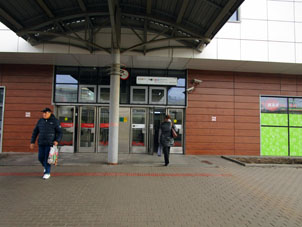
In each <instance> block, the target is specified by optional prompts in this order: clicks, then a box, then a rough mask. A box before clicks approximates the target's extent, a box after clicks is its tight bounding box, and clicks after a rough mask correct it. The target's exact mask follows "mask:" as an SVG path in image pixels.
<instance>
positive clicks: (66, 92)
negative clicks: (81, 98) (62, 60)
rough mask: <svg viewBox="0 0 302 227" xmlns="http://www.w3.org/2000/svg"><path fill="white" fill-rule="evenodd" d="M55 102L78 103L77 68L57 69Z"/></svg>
mask: <svg viewBox="0 0 302 227" xmlns="http://www.w3.org/2000/svg"><path fill="white" fill-rule="evenodd" d="M55 79H56V85H55V96H54V100H55V102H67V103H74V102H77V101H78V83H79V73H78V68H77V67H57V69H56V77H55Z"/></svg>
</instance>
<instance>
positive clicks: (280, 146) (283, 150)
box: [261, 127, 288, 156]
mask: <svg viewBox="0 0 302 227" xmlns="http://www.w3.org/2000/svg"><path fill="white" fill-rule="evenodd" d="M261 155H272V156H288V128H287V127H261Z"/></svg>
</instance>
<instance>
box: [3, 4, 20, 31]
mask: <svg viewBox="0 0 302 227" xmlns="http://www.w3.org/2000/svg"><path fill="white" fill-rule="evenodd" d="M0 15H1V17H3V18H4V19H5V20H7V21H8V22H9V23H10V24H11V25H13V26H15V27H16V28H17V30H20V29H23V25H21V24H20V23H19V22H17V21H16V20H15V19H14V18H13V17H12V16H11V15H9V14H8V13H7V12H6V11H4V10H3V9H2V8H0Z"/></svg>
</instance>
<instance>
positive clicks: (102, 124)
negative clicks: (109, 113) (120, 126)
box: [100, 123, 109, 128]
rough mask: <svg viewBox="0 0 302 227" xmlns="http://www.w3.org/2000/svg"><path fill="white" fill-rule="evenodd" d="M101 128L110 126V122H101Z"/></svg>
mask: <svg viewBox="0 0 302 227" xmlns="http://www.w3.org/2000/svg"><path fill="white" fill-rule="evenodd" d="M100 128H109V123H101V124H100Z"/></svg>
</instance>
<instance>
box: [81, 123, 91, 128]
mask: <svg viewBox="0 0 302 227" xmlns="http://www.w3.org/2000/svg"><path fill="white" fill-rule="evenodd" d="M81 128H94V124H93V123H82V124H81Z"/></svg>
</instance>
